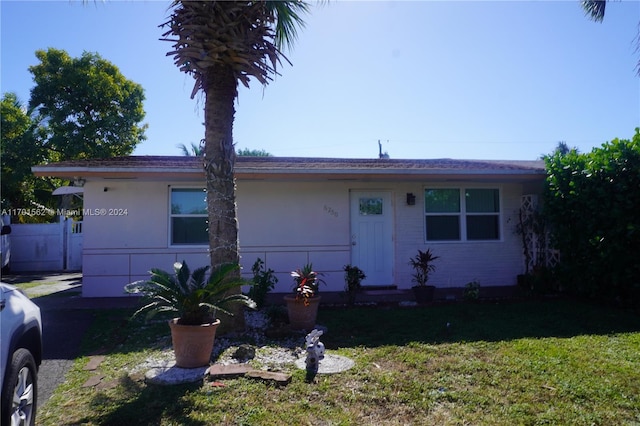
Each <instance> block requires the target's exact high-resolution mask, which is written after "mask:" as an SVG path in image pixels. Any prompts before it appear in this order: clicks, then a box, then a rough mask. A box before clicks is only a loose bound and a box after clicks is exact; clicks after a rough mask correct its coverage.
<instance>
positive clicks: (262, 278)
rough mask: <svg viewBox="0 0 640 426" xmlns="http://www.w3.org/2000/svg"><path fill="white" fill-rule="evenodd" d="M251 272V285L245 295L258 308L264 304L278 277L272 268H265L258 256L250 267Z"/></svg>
mask: <svg viewBox="0 0 640 426" xmlns="http://www.w3.org/2000/svg"><path fill="white" fill-rule="evenodd" d="M251 271H252V272H253V285H252V286H251V288H250V289H249V292H248V293H247V296H249V297H250V298H251V299H253V300H254V301H255V302H256V305H257V307H258V308H262V307H263V306H264V303H265V300H266V298H267V293H269V292H270V291H271V290H273V288H274V287H275V285H276V284H277V283H278V277H276V276H275V274H274V271H273V269H265V266H264V261H263V260H262V259H260V258H258V259H257V260H256V261H255V263H254V264H253V266H252V267H251Z"/></svg>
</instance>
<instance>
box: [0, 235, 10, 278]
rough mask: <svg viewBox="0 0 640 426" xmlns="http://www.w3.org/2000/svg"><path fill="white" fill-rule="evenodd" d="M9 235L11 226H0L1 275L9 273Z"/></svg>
mask: <svg viewBox="0 0 640 426" xmlns="http://www.w3.org/2000/svg"><path fill="white" fill-rule="evenodd" d="M10 233H11V226H9V225H5V224H2V231H0V257H1V258H2V265H0V266H1V267H2V273H3V274H6V273H8V272H9V260H10V258H11V243H10V240H9V234H10Z"/></svg>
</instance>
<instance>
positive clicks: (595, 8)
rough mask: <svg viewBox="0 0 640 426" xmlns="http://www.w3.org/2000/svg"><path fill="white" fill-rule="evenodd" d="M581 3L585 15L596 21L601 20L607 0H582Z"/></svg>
mask: <svg viewBox="0 0 640 426" xmlns="http://www.w3.org/2000/svg"><path fill="white" fill-rule="evenodd" d="M581 4H582V9H584V12H585V14H586V15H587V16H589V17H590V18H591V19H593V20H594V21H596V22H602V20H603V19H604V12H605V8H606V6H607V0H582V3H581Z"/></svg>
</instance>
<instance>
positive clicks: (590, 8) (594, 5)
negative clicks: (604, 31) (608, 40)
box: [581, 0, 640, 76]
mask: <svg viewBox="0 0 640 426" xmlns="http://www.w3.org/2000/svg"><path fill="white" fill-rule="evenodd" d="M581 4H582V9H583V10H584V12H585V14H586V15H587V16H588V17H589V18H591V19H592V20H594V21H596V22H602V21H603V20H604V12H605V9H606V7H607V0H582V3H581ZM638 26H639V27H640V24H638ZM636 43H637V49H638V50H640V32H638V35H637V36H636ZM636 73H637V74H638V76H640V60H639V61H638V63H637V65H636Z"/></svg>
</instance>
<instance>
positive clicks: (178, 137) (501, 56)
mask: <svg viewBox="0 0 640 426" xmlns="http://www.w3.org/2000/svg"><path fill="white" fill-rule="evenodd" d="M169 5H170V2H169V1H107V2H104V3H102V2H97V3H93V2H89V3H88V4H83V3H82V2H81V1H79V0H75V1H70V2H69V1H46V2H34V1H26V2H25V1H21V2H17V1H15V2H14V1H6V0H2V1H1V2H0V13H1V25H0V28H1V35H0V40H1V49H2V50H1V58H0V59H1V63H0V67H1V68H0V77H1V78H0V89H1V91H2V92H3V93H4V92H8V91H12V92H16V93H17V94H18V97H19V98H20V99H21V100H22V101H23V102H24V103H27V102H28V99H29V90H30V89H31V88H32V86H33V80H32V76H31V74H30V73H29V72H28V67H29V66H30V65H34V64H36V63H37V60H36V58H35V55H34V52H35V51H36V50H37V49H46V48H47V47H55V48H58V49H64V50H66V51H67V52H68V53H69V54H70V55H72V56H80V55H81V54H82V52H83V51H90V52H97V53H99V54H100V55H101V56H102V57H103V58H105V59H107V60H109V61H111V62H112V63H114V64H115V65H116V66H117V67H118V68H119V69H120V71H121V72H122V73H123V74H124V75H125V76H126V77H127V78H129V79H131V80H133V81H135V82H137V83H140V84H141V85H142V86H143V87H144V89H145V94H146V101H145V104H144V105H145V111H146V118H145V122H146V123H148V124H149V129H148V131H147V137H148V139H147V140H146V141H144V142H143V143H141V144H140V145H139V146H138V147H137V148H136V150H135V152H134V154H138V155H178V154H179V150H178V148H176V145H177V144H178V143H185V144H187V145H188V144H190V143H191V142H198V141H199V140H200V139H202V138H203V136H204V127H203V125H202V122H203V121H204V118H203V112H202V108H203V98H202V97H197V98H196V99H193V100H192V99H190V93H191V90H192V87H193V79H192V77H189V76H187V75H185V74H183V73H181V72H180V71H179V70H178V69H177V68H176V67H175V66H174V65H173V60H172V58H170V57H167V56H166V52H168V51H169V49H170V47H171V44H170V43H168V42H164V41H160V40H159V38H160V36H161V34H162V29H161V28H159V27H158V25H159V24H161V23H163V22H164V21H165V18H166V16H168V13H169V12H168V7H169ZM639 21H640V2H637V1H622V2H610V3H609V4H608V6H607V16H606V17H605V20H604V22H603V23H595V22H593V21H591V20H589V19H587V18H586V17H585V16H584V14H583V12H582V10H581V8H580V5H579V2H578V1H530V2H520V1H495V2H487V1H470V2H461V1H450V2H443V1H406V2H385V1H376V2H365V1H332V2H330V3H329V4H326V5H323V6H315V5H314V6H313V7H312V9H311V14H309V15H308V16H307V17H306V22H307V25H306V28H305V29H303V30H302V31H300V34H299V38H298V41H297V43H296V44H295V46H294V47H293V49H292V50H291V51H286V52H285V53H286V55H287V57H288V58H289V60H290V61H291V62H292V63H293V66H289V65H287V64H285V65H283V66H282V67H281V68H280V72H281V76H278V77H277V78H276V79H275V81H273V82H272V83H271V84H270V85H269V86H267V87H266V88H263V87H262V86H261V85H260V84H259V83H257V82H253V84H252V85H251V88H250V89H249V90H247V89H245V88H243V87H241V88H240V93H239V98H238V102H237V105H236V120H235V125H234V139H235V141H236V144H237V146H238V147H239V148H251V149H264V150H266V151H268V152H270V153H272V154H274V155H277V156H312V157H353V158H370V157H375V156H377V154H378V143H377V141H378V140H381V141H382V143H383V150H384V151H387V152H388V153H389V155H390V156H391V158H445V157H446V158H459V159H487V158H493V159H524V160H528V159H535V158H537V157H539V156H540V155H541V154H544V153H549V152H551V151H552V150H553V148H554V147H555V146H556V144H557V142H558V141H565V142H566V143H567V144H568V145H569V146H575V147H578V148H579V149H580V150H581V151H583V152H586V151H590V150H591V149H592V148H593V147H596V146H599V145H601V144H602V143H603V142H605V141H607V140H611V139H613V138H615V137H620V138H631V136H632V135H633V133H634V128H635V127H637V126H639V125H640V78H638V77H637V76H636V73H635V64H636V62H637V61H638V59H639V58H640V52H636V51H635V47H636V45H635V39H636V37H637V36H638V23H639Z"/></svg>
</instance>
